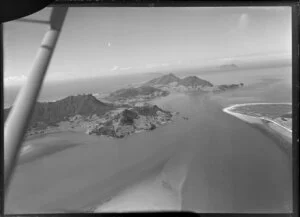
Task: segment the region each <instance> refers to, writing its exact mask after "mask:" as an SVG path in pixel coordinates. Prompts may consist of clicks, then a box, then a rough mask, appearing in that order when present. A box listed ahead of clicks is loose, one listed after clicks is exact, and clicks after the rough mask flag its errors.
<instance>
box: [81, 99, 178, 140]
mask: <svg viewBox="0 0 300 217" xmlns="http://www.w3.org/2000/svg"><path fill="white" fill-rule="evenodd" d="M172 116H173V115H172V113H171V112H168V111H164V110H162V109H160V108H159V107H158V106H156V105H150V104H145V105H143V106H140V107H133V108H130V109H124V110H121V111H119V112H117V113H110V114H109V115H107V116H106V117H107V119H106V120H105V121H103V122H102V123H100V124H98V125H97V126H96V127H95V128H94V129H92V130H90V131H89V132H87V133H88V134H94V135H105V136H110V137H116V138H123V137H125V136H128V135H130V134H132V133H135V132H140V131H145V130H154V129H156V128H157V127H158V126H161V125H163V124H166V123H168V122H170V121H171V120H172Z"/></svg>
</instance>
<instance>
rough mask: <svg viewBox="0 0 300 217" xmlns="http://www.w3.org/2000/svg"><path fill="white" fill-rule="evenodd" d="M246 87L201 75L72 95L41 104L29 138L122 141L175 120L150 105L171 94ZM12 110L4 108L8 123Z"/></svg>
mask: <svg viewBox="0 0 300 217" xmlns="http://www.w3.org/2000/svg"><path fill="white" fill-rule="evenodd" d="M243 85H244V84H243V83H240V84H229V85H226V84H224V85H217V86H215V85H213V84H212V83H211V82H209V81H206V80H203V79H201V78H199V77H197V76H187V77H184V78H179V77H177V76H176V75H174V74H173V73H169V74H166V75H162V76H160V77H157V78H154V79H152V80H150V81H148V82H145V83H142V84H141V85H139V86H135V87H128V88H122V89H119V90H116V91H113V92H111V93H109V94H104V95H101V94H95V95H98V97H97V98H96V97H95V96H94V95H92V94H83V95H77V96H68V97H66V98H63V99H61V100H57V101H54V102H37V103H36V105H35V108H34V112H33V114H32V118H31V121H30V123H29V127H28V132H27V134H26V135H27V136H28V137H29V136H33V135H38V134H46V133H51V132H61V131H76V132H85V133H87V134H95V135H105V136H110V137H115V138H122V137H124V136H127V135H130V134H132V133H135V132H140V131H144V130H154V129H155V128H157V127H158V126H160V125H163V124H166V123H168V122H170V121H172V117H173V116H174V115H175V114H176V112H173V113H172V112H170V111H165V110H163V109H161V108H159V107H158V106H156V105H152V104H150V103H149V102H148V101H151V100H153V99H155V98H157V97H165V96H167V95H169V94H170V93H171V92H174V91H175V92H184V93H189V92H194V91H197V92H199V93H205V92H213V93H218V92H223V91H227V90H233V89H236V88H239V87H242V86H243ZM10 109H11V108H8V109H4V120H6V118H7V116H8V114H9V111H10Z"/></svg>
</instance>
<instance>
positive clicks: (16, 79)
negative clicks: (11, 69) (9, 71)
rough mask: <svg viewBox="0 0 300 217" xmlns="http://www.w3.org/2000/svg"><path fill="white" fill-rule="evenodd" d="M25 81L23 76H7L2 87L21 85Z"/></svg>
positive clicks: (25, 78)
mask: <svg viewBox="0 0 300 217" xmlns="http://www.w3.org/2000/svg"><path fill="white" fill-rule="evenodd" d="M26 80H27V77H26V76H25V75H20V76H8V77H5V78H4V85H14V84H21V83H23V82H25V81H26Z"/></svg>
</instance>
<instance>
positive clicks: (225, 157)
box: [6, 69, 292, 213]
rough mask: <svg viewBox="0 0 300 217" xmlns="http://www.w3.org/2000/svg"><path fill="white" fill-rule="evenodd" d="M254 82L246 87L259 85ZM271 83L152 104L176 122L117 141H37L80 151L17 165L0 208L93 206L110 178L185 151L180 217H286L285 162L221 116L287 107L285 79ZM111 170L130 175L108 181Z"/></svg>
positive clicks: (68, 137) (262, 139)
mask: <svg viewBox="0 0 300 217" xmlns="http://www.w3.org/2000/svg"><path fill="white" fill-rule="evenodd" d="M286 70H287V73H288V72H289V71H288V69H286ZM266 74H267V73H266ZM277 74H280V73H277ZM277 74H276V75H277ZM255 76H256V77H255V79H253V80H259V79H257V75H255ZM240 77H241V76H240ZM247 77H251V76H250V75H248V76H247ZM274 77H275V76H272V73H271V72H269V79H266V78H268V76H267V75H264V76H262V79H260V80H259V81H257V82H253V83H251V84H249V85H248V86H245V87H244V88H242V89H240V90H236V91H229V92H226V93H223V94H218V95H199V94H191V95H183V94H177V95H171V96H168V97H166V98H161V99H158V100H155V103H156V104H158V105H159V106H161V107H162V108H164V109H169V110H172V111H179V112H180V115H179V116H178V117H177V118H176V120H175V122H173V123H171V124H168V125H166V126H162V127H160V128H158V129H156V130H154V131H151V132H142V133H138V134H134V135H132V136H130V137H127V138H124V139H108V138H105V137H97V136H88V135H82V134H74V133H61V134H53V135H51V136H50V137H49V136H48V137H44V138H42V140H39V141H38V142H39V143H41V144H46V145H49V143H51V141H50V140H51V138H52V139H54V140H53V141H55V140H56V139H59V140H62V141H64V142H65V143H66V144H67V143H68V144H75V143H76V144H78V143H79V144H80V145H79V146H76V147H74V148H69V149H66V150H64V151H62V152H59V153H55V154H52V155H48V156H46V157H44V158H41V159H39V160H35V161H32V162H31V163H26V164H20V165H19V167H18V168H17V171H16V174H15V177H14V179H13V182H12V185H11V190H10V192H9V196H8V200H7V201H6V209H7V210H11V211H12V212H15V213H19V212H31V213H33V212H53V211H59V210H78V209H81V208H84V207H86V206H89V205H92V204H97V202H98V203H99V201H101V200H102V199H103V195H105V194H109V190H106V189H105V188H107V187H108V186H113V185H114V184H115V185H116V186H119V184H117V182H118V180H116V179H117V178H118V179H122V180H123V179H124V180H125V179H126V180H128V182H130V180H133V179H136V178H141V177H139V175H138V174H139V173H140V172H141V171H143V170H146V169H147V168H148V167H149V168H148V169H150V168H151V166H150V165H151V164H153V165H159V164H161V162H163V160H165V159H167V158H168V157H170V156H173V155H174V156H180V153H183V154H186V153H187V152H189V153H193V155H192V156H193V158H192V159H191V164H190V167H189V170H188V174H187V177H186V181H185V183H184V186H183V194H182V196H183V209H184V210H192V211H199V212H289V211H291V210H292V168H291V159H290V158H289V157H288V156H287V155H286V154H285V153H284V152H283V151H281V150H280V148H279V147H278V146H277V145H276V144H275V141H274V140H272V139H271V138H269V137H268V136H267V135H265V134H264V133H262V132H261V131H259V130H258V129H256V128H254V127H252V126H250V125H249V124H247V123H244V122H242V121H241V120H238V119H237V118H235V117H233V116H230V115H228V114H226V113H224V112H222V108H224V107H226V106H229V105H231V104H236V103H247V102H288V101H291V94H290V93H291V86H290V83H289V80H288V79H286V77H284V78H283V77H281V80H278V79H279V77H280V76H276V78H277V79H273V78H274ZM227 79H229V78H227ZM241 82H243V83H246V81H241ZM274 90H277V92H276V94H274ZM182 116H186V117H188V120H184V119H183V118H182ZM174 165H176V163H174ZM169 170H170V171H171V170H172V164H171V166H170V168H169ZM118 171H130V172H128V173H127V172H125V173H123V174H121V175H119V176H115V177H114V178H113V179H112V181H109V178H110V177H113V176H114V175H116V174H117V172H118ZM116 177H117V178H116ZM114 182H115V183H114ZM124 182H125V181H124ZM113 183H114V184H113ZM29 195H30V196H29Z"/></svg>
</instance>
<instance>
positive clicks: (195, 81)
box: [178, 75, 213, 87]
mask: <svg viewBox="0 0 300 217" xmlns="http://www.w3.org/2000/svg"><path fill="white" fill-rule="evenodd" d="M178 85H182V86H186V87H188V86H202V87H206V86H207V87H212V86H213V84H212V83H210V82H209V81H206V80H203V79H200V78H199V77H197V76H195V75H193V76H188V77H185V78H183V79H181V81H180V82H179V83H178Z"/></svg>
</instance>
